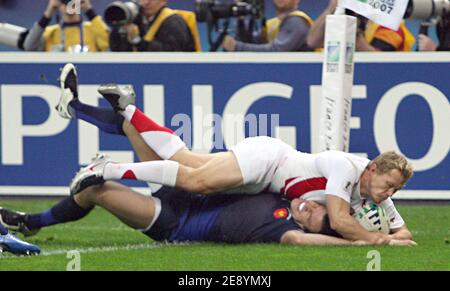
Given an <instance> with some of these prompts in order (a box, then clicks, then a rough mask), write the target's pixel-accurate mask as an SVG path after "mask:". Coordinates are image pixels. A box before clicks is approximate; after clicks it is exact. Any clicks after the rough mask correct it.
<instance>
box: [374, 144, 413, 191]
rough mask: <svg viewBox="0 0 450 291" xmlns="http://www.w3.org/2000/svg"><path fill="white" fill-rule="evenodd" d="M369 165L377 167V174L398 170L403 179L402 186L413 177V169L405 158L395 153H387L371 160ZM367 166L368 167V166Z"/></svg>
mask: <svg viewBox="0 0 450 291" xmlns="http://www.w3.org/2000/svg"><path fill="white" fill-rule="evenodd" d="M370 164H375V165H377V173H378V174H386V173H389V172H390V171H392V170H398V171H399V172H400V174H401V175H402V177H403V184H404V183H406V182H407V181H408V180H409V179H410V178H411V177H412V175H413V173H414V172H413V167H412V165H411V164H410V163H409V162H408V160H406V158H405V157H404V156H403V155H401V154H398V153H396V152H395V151H387V152H384V153H382V154H380V155H379V156H378V157H376V158H375V159H373V160H372V161H371V162H370ZM370 164H369V165H370Z"/></svg>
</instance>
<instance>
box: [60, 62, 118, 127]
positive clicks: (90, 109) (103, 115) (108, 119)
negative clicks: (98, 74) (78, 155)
mask: <svg viewBox="0 0 450 291" xmlns="http://www.w3.org/2000/svg"><path fill="white" fill-rule="evenodd" d="M59 79H60V85H61V96H60V100H59V103H58V105H57V106H56V110H57V111H58V114H59V115H60V116H61V117H62V118H66V119H72V118H78V119H82V120H84V121H86V122H89V123H91V124H93V125H95V126H97V127H98V128H99V129H101V130H102V131H104V132H107V133H111V134H119V135H125V133H124V132H123V130H122V124H123V122H124V118H123V116H121V115H120V114H117V113H116V112H115V111H114V110H112V109H111V108H99V107H95V106H90V105H87V104H84V103H82V102H80V100H79V99H78V76H77V71H76V69H75V66H74V65H73V64H71V63H68V64H66V65H65V66H64V67H63V69H62V71H61V74H60V78H59Z"/></svg>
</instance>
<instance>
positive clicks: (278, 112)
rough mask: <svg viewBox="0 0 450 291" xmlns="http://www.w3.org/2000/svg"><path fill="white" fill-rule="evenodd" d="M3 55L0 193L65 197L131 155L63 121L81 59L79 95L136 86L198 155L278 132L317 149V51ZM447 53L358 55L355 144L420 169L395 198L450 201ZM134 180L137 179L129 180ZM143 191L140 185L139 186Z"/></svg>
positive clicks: (88, 98)
mask: <svg viewBox="0 0 450 291" xmlns="http://www.w3.org/2000/svg"><path fill="white" fill-rule="evenodd" d="M0 59H1V61H0V101H1V102H0V106H1V108H0V109H1V116H0V117H1V118H0V131H1V139H0V147H1V160H0V162H1V164H0V195H5V194H26V195H34V194H47V195H53V194H58V195H61V194H67V193H68V189H67V185H68V183H69V182H70V180H71V178H72V177H73V175H74V173H75V171H76V170H77V169H78V168H79V166H80V165H84V164H86V163H88V162H89V159H90V158H91V157H92V156H93V155H94V154H95V153H96V152H97V151H103V152H107V153H108V154H110V155H112V156H113V158H115V159H116V160H119V161H123V162H129V161H132V160H136V158H135V157H134V155H133V153H132V150H131V146H130V145H129V144H128V142H127V140H126V138H124V137H121V136H113V135H109V134H105V133H101V132H99V131H98V130H97V129H96V128H95V127H93V126H91V125H88V124H87V123H85V122H84V121H77V120H73V121H69V120H64V119H62V118H60V117H59V116H58V115H57V113H56V111H55V110H54V108H53V107H54V106H55V105H56V103H57V102H58V98H59V87H58V83H57V81H56V79H57V78H58V75H59V70H58V69H59V68H60V67H61V66H62V65H63V64H64V63H66V62H73V63H75V64H76V65H77V70H78V73H79V82H80V95H81V100H82V101H83V102H87V103H90V104H93V105H96V104H99V105H100V106H105V107H107V106H109V105H108V103H107V102H106V101H105V100H102V99H101V98H100V96H98V94H97V93H96V87H97V86H98V85H99V84H102V83H111V82H115V83H120V84H132V85H133V86H134V88H135V90H136V94H137V105H138V106H139V107H141V108H143V110H144V112H146V113H147V114H149V115H150V116H152V117H153V118H154V119H156V120H157V121H159V122H162V123H164V124H165V125H166V126H169V127H171V128H173V129H174V130H177V133H178V134H180V135H181V136H182V138H183V139H184V141H185V142H186V143H187V144H188V146H189V147H191V148H193V149H194V150H197V151H203V152H210V151H218V150H225V149H226V148H229V147H230V146H232V145H234V144H235V143H236V142H238V141H239V140H241V139H242V138H244V136H253V135H271V136H276V137H279V138H281V139H283V140H285V141H286V142H287V143H289V144H291V145H292V146H294V147H296V148H297V149H298V150H301V151H305V152H314V151H316V148H317V140H318V137H317V131H318V122H319V112H320V97H321V93H320V84H321V73H322V54H316V53H303V54H302V53H300V54H298V53H293V54H289V53H288V54H253V53H237V54H213V53H211V54H202V55H198V54H182V53H176V54H164V53H162V54H151V53H149V54H133V53H130V54H112V53H105V54H92V55H89V54H87V55H67V54H45V53H43V54H40V53H36V54H16V53H9V54H8V53H5V54H2V55H1V58H0ZM449 68H450V54H449V53H442V54H432V53H431V54H416V53H408V54H395V53H392V54H391V53H387V54H376V53H375V54H367V53H366V54H356V55H355V80H354V88H353V104H352V119H351V122H350V126H351V133H350V152H353V153H358V154H361V155H364V156H367V157H368V158H374V157H375V156H376V155H378V154H379V153H380V152H382V151H385V150H391V149H394V150H399V151H401V152H402V153H403V154H404V155H406V156H407V157H408V158H409V159H410V160H411V161H412V162H413V164H414V166H415V169H416V172H415V175H414V177H413V178H412V179H411V181H410V182H409V183H408V185H407V186H406V189H405V190H404V191H402V192H401V193H399V194H398V195H397V197H398V198H415V199H424V198H434V199H439V198H444V199H450V157H449V148H450V134H449V131H448V125H449V124H450V103H449V96H450V94H449V93H450V84H449V80H450V78H449V71H450V70H449ZM133 186H134V185H133ZM136 186H138V187H141V186H143V185H142V184H136Z"/></svg>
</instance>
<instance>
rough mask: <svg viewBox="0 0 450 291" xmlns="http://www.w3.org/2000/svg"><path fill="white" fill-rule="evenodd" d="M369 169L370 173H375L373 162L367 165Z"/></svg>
mask: <svg viewBox="0 0 450 291" xmlns="http://www.w3.org/2000/svg"><path fill="white" fill-rule="evenodd" d="M369 171H370V172H371V173H375V172H376V171H377V164H375V163H370V165H369Z"/></svg>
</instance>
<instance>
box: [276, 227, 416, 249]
mask: <svg viewBox="0 0 450 291" xmlns="http://www.w3.org/2000/svg"><path fill="white" fill-rule="evenodd" d="M280 243H282V244H294V245H355V246H364V245H370V243H368V242H367V241H363V240H357V241H351V240H347V239H342V238H338V237H334V236H329V235H323V234H316V233H304V232H301V231H298V230H289V231H287V232H285V233H284V234H283V236H282V237H281V239H280ZM389 245H390V246H415V245H417V244H416V243H415V242H414V241H412V240H408V239H403V240H397V239H392V240H391V241H390V242H389Z"/></svg>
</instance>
